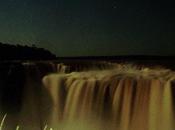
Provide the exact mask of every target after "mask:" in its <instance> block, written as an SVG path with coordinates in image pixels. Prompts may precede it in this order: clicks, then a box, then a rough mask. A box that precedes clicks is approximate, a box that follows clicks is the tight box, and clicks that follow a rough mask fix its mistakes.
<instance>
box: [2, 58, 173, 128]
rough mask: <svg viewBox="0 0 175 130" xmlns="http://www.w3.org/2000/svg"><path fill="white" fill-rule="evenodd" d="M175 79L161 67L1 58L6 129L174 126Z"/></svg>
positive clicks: (4, 125)
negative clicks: (2, 59)
mask: <svg viewBox="0 0 175 130" xmlns="http://www.w3.org/2000/svg"><path fill="white" fill-rule="evenodd" d="M174 82H175V72H174V71H172V70H169V69H165V68H160V67H145V66H137V65H128V64H117V63H107V62H98V63H89V64H87V63H75V64H73V63H65V64H63V63H57V62H51V61H50V62H23V63H21V62H19V63H3V64H2V63H0V121H2V120H3V125H2V126H0V130H12V129H15V128H18V129H20V130H31V129H32V130H43V129H50V128H53V130H174V129H175V125H174V121H175V120H174V114H175V113H174V109H175V98H174V97H175V91H174V90H175V88H174V87H175V84H174ZM4 115H5V116H4Z"/></svg>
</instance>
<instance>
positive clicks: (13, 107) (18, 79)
mask: <svg viewBox="0 0 175 130" xmlns="http://www.w3.org/2000/svg"><path fill="white" fill-rule="evenodd" d="M0 72H1V73H0V103H1V105H0V106H1V109H2V111H4V112H12V113H13V112H19V111H20V108H21V105H22V96H23V90H24V83H25V71H24V66H22V65H21V64H0Z"/></svg>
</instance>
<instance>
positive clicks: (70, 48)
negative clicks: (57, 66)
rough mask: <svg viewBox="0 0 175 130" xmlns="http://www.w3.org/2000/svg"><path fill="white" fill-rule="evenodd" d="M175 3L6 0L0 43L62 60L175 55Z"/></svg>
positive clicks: (0, 16)
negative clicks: (45, 52) (46, 52)
mask: <svg viewBox="0 0 175 130" xmlns="http://www.w3.org/2000/svg"><path fill="white" fill-rule="evenodd" d="M172 2H173V0H172V1H170V0H166V1H163V2H161V1H159V2H158V3H157V2H154V1H151V0H150V1H149V0H132V1H131V0H1V1H0V41H1V42H3V43H10V44H22V45H32V44H35V45H36V46H37V47H43V48H46V49H49V50H50V51H52V52H53V53H55V54H57V56H111V55H143V54H144V55H175V7H174V5H173V4H172Z"/></svg>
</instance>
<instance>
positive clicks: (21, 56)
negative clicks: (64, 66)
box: [0, 42, 56, 60]
mask: <svg viewBox="0 0 175 130" xmlns="http://www.w3.org/2000/svg"><path fill="white" fill-rule="evenodd" d="M55 58H56V56H55V55H54V54H52V53H51V52H50V51H48V50H46V49H43V48H37V47H36V46H27V45H25V46H22V45H11V44H4V43H1V42H0V60H50V59H55Z"/></svg>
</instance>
